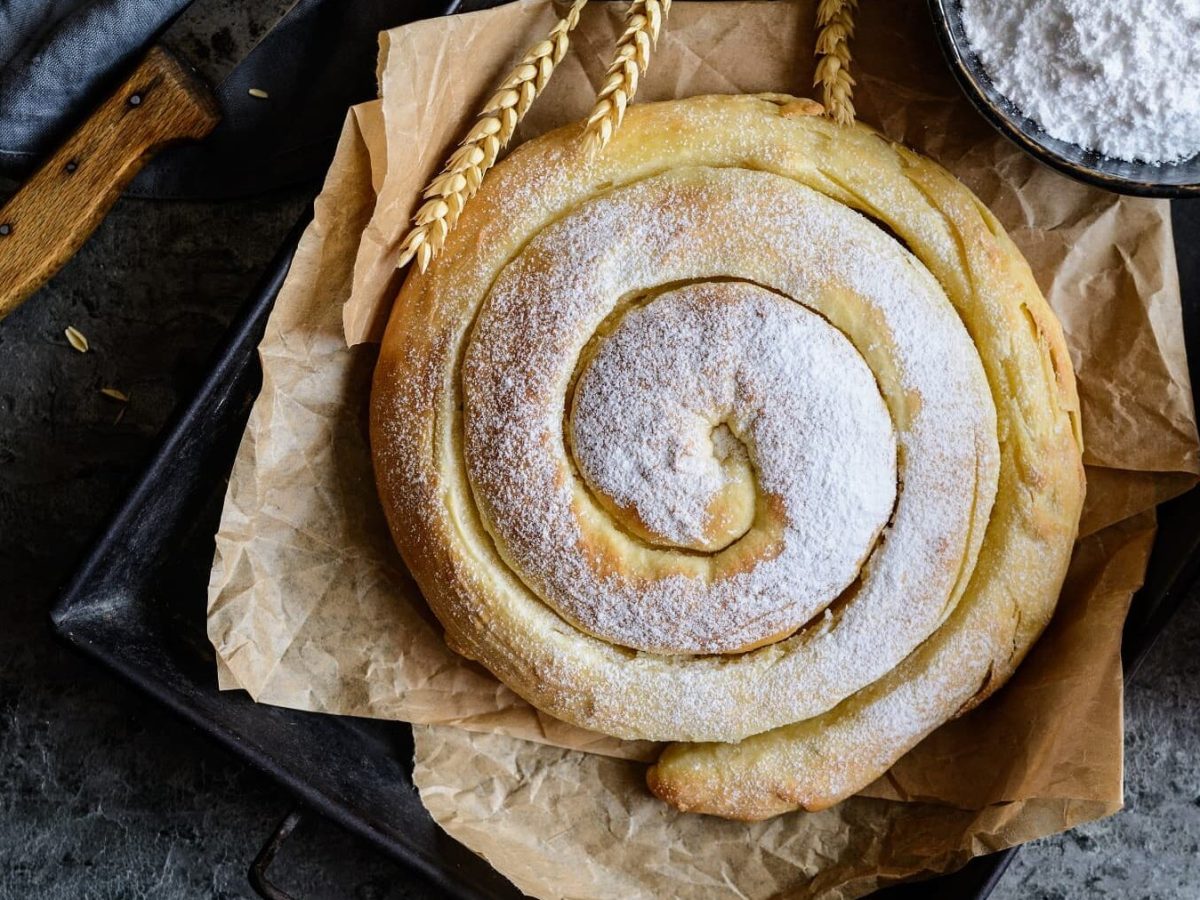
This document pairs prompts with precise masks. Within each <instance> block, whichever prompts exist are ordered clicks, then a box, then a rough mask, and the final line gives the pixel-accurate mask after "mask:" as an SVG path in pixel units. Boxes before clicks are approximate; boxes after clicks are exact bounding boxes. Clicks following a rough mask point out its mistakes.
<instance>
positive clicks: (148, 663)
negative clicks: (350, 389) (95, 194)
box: [52, 205, 1200, 900]
mask: <svg viewBox="0 0 1200 900" xmlns="http://www.w3.org/2000/svg"><path fill="white" fill-rule="evenodd" d="M306 222H307V218H305V219H303V220H302V221H301V222H299V223H298V224H297V227H296V228H295V229H294V230H293V232H292V233H291V235H290V236H289V239H288V240H287V242H286V243H285V245H284V247H283V248H282V249H281V251H280V252H279V254H278V255H277V257H276V258H275V260H274V261H273V262H272V263H271V265H270V266H269V268H268V271H267V272H266V274H265V275H264V278H263V280H262V282H261V284H260V285H259V287H258V289H257V290H256V291H255V293H254V294H253V296H252V297H251V298H250V299H249V300H248V301H247V303H246V305H245V306H244V308H243V309H242V310H241V312H240V313H239V315H238V317H237V319H236V321H235V322H234V323H233V325H232V326H231V327H230V329H229V332H228V334H227V336H226V337H225V339H224V341H223V343H222V345H221V347H220V348H219V349H218V350H217V352H216V354H215V357H214V360H213V363H212V368H211V371H210V373H209V375H208V376H207V378H206V379H205V380H204V382H203V384H202V385H201V386H200V388H199V390H198V392H197V393H196V395H195V397H194V398H193V399H192V400H191V402H190V403H188V404H187V405H186V406H185V407H184V408H183V409H182V410H180V411H179V412H178V413H177V415H176V416H175V417H174V419H173V421H172V423H171V424H170V425H169V426H168V427H167V428H166V430H165V438H164V440H163V442H162V445H161V447H160V448H159V450H158V451H157V453H156V454H155V455H154V457H153V458H152V460H151V461H150V464H149V466H148V468H147V470H146V472H145V474H144V475H143V476H142V477H141V479H140V480H139V481H138V482H137V484H136V486H135V487H134V489H133V491H132V492H131V493H130V495H129V497H128V499H127V500H126V501H125V502H124V504H123V505H122V506H121V507H120V509H119V510H118V511H117V513H116V515H115V516H114V517H113V519H112V520H111V522H110V523H109V524H108V526H107V528H106V529H105V530H104V532H103V534H102V535H101V536H100V538H99V540H98V542H97V543H96V545H95V546H94V548H93V549H92V550H91V552H90V553H89V554H88V556H87V558H86V559H85V561H84V562H83V564H82V565H81V567H80V568H79V570H78V572H77V573H76V575H75V576H74V578H73V579H72V581H71V583H70V584H69V586H68V587H67V588H66V590H65V592H64V593H63V595H62V597H61V599H60V601H59V603H58V604H57V606H56V607H55V609H54V610H53V613H52V618H53V622H54V625H55V627H56V629H57V630H58V632H59V633H60V634H61V635H62V636H63V637H64V638H65V639H66V640H68V641H70V642H71V643H72V644H74V645H75V646H77V647H78V648H79V649H81V650H82V651H84V652H86V653H88V654H90V655H91V656H92V657H94V658H95V659H97V660H98V661H100V662H101V663H103V664H104V665H106V666H108V667H109V668H111V669H113V670H115V671H116V672H118V673H119V674H120V675H122V676H123V677H124V678H126V679H127V680H128V681H130V682H131V683H133V684H135V685H137V686H138V687H140V688H142V689H143V690H145V691H146V692H148V693H149V694H151V695H152V696H154V697H155V698H157V699H158V700H160V701H161V702H162V703H164V704H165V705H166V706H168V707H170V708H171V709H172V710H174V711H175V712H177V713H178V714H179V715H181V716H182V717H183V718H185V719H187V720H188V721H190V722H192V723H193V724H194V725H195V726H196V727H197V728H199V729H200V730H201V731H203V732H204V733H206V734H208V735H209V736H211V737H212V738H214V739H215V740H216V741H217V742H218V743H220V744H222V745H224V746H225V747H226V748H228V749H229V750H231V751H232V752H234V753H235V754H237V755H238V756H240V757H242V758H243V759H245V760H247V761H248V762H250V763H251V764H253V765H254V766H256V767H258V768H259V769H261V770H263V771H264V772H266V773H268V774H269V775H271V776H272V777H273V778H274V779H276V780H277V781H278V782H279V783H280V784H282V785H283V786H284V787H286V788H287V789H288V790H290V791H291V792H292V793H293V794H294V795H295V796H296V797H297V799H298V800H299V801H300V802H301V803H302V804H304V806H305V807H306V808H308V809H310V810H313V811H315V812H317V813H319V814H320V815H323V816H325V817H327V818H328V819H331V820H333V821H334V822H337V823H338V824H340V825H341V826H343V827H345V828H346V829H348V830H349V831H351V832H354V833H356V834H358V835H360V836H361V837H363V838H365V839H366V840H368V841H370V842H371V843H373V844H375V845H376V846H377V847H379V848H380V849H382V850H383V851H384V852H386V853H387V854H389V855H390V856H392V857H394V858H395V859H397V860H398V861H400V862H401V863H403V864H405V865H406V866H408V867H410V868H411V869H412V870H414V871H416V872H418V873H420V874H421V875H422V876H424V877H425V878H427V879H428V880H429V881H431V882H432V883H434V884H435V885H437V886H438V887H439V888H440V889H441V890H442V891H443V892H444V894H445V895H446V896H448V897H456V898H464V900H466V898H470V900H476V898H493V900H499V898H514V897H519V896H521V895H520V893H519V892H518V891H517V890H516V889H515V888H514V887H513V886H512V885H511V884H510V883H509V882H508V881H506V880H505V879H504V878H503V877H501V876H500V875H499V874H498V873H497V872H496V871H495V870H494V869H492V868H491V867H490V866H489V865H488V864H487V863H486V862H485V861H484V860H483V859H482V858H480V857H478V856H476V855H475V854H474V853H472V852H471V851H469V850H467V849H466V848H465V847H463V846H462V845H461V844H459V843H457V842H456V841H454V840H453V839H451V838H449V837H448V836H446V835H445V834H444V833H443V832H442V831H441V830H440V829H439V828H438V827H437V825H436V824H434V822H433V821H432V819H431V818H430V816H429V814H428V813H427V812H426V810H425V809H424V807H423V806H422V805H421V802H420V800H419V798H418V796H417V792H416V789H415V788H414V786H413V783H412V749H413V745H412V731H411V729H410V727H409V726H408V725H406V724H403V723H393V722H379V721H373V720H366V719H356V718H349V717H340V716H331V715H320V714H314V713H305V712H298V711H294V710H288V709H281V708H277V707H272V706H260V705H257V704H255V703H253V702H252V701H251V700H250V699H249V698H248V697H247V695H246V694H244V693H243V692H240V691H236V692H224V693H223V692H220V691H218V690H217V684H216V673H215V668H214V657H213V650H212V647H211V645H210V644H209V642H208V638H207V635H206V631H205V608H206V593H207V584H208V575H209V569H210V566H211V563H212V559H213V535H214V533H215V531H216V528H217V523H218V520H219V517H220V511H221V504H222V500H223V498H224V494H225V488H226V483H227V478H228V475H229V471H230V468H231V466H232V463H233V458H234V454H235V452H236V449H237V445H238V443H239V441H240V438H241V435H242V432H243V430H244V427H245V424H246V418H247V416H248V414H249V411H250V407H251V405H252V404H253V402H254V398H255V396H256V395H257V393H258V390H259V388H260V385H261V372H260V370H259V366H258V357H257V353H256V347H257V345H258V342H259V340H260V339H261V337H262V333H263V329H264V326H265V324H266V320H267V317H268V315H269V314H270V311H271V308H272V306H273V305H274V302H275V297H276V295H277V293H278V291H279V288H280V286H281V285H282V283H283V279H284V277H285V275H286V273H287V269H288V266H289V264H290V262H291V259H292V255H293V253H294V251H295V247H296V242H297V240H298V239H299V236H300V233H301V231H302V229H303V227H304V225H305V224H306ZM1198 239H1200V205H1197V206H1196V207H1193V208H1186V209H1185V208H1182V207H1180V206H1178V205H1177V207H1176V246H1177V248H1178V249H1179V252H1180V254H1181V258H1180V263H1181V276H1182V277H1183V280H1184V329H1185V336H1186V339H1187V342H1188V346H1189V347H1192V348H1200V343H1198V341H1200V302H1198V296H1197V291H1198V289H1200V285H1198V284H1197V281H1198V278H1197V276H1200V258H1198V257H1197V255H1196V254H1197V251H1195V250H1194V249H1193V248H1195V247H1198V246H1200V240H1198ZM1183 254H1190V255H1189V256H1184V255H1183ZM1198 523H1200V492H1197V491H1192V492H1190V493H1188V494H1186V495H1184V496H1183V497H1180V498H1178V499H1176V500H1174V501H1172V502H1171V503H1168V504H1166V505H1165V506H1164V507H1162V508H1161V510H1160V533H1159V537H1158V540H1157V542H1156V545H1155V549H1154V553H1153V555H1152V558H1151V561H1150V568H1149V571H1148V573H1147V580H1146V584H1145V586H1144V588H1143V589H1142V590H1141V591H1140V592H1139V593H1138V595H1137V597H1136V598H1135V600H1134V604H1133V608H1132V610H1131V613H1130V616H1129V619H1128V622H1127V624H1126V628H1125V635H1124V641H1125V642H1124V656H1125V661H1126V665H1127V671H1128V672H1132V671H1133V670H1134V669H1135V668H1136V666H1137V664H1138V663H1139V662H1140V661H1141V660H1142V659H1143V658H1144V657H1145V654H1146V653H1147V652H1148V650H1149V649H1150V647H1151V645H1152V644H1153V641H1154V640H1155V638H1156V637H1157V636H1158V635H1159V634H1160V633H1161V632H1162V630H1163V628H1164V627H1165V626H1166V624H1167V622H1168V620H1169V618H1170V616H1171V614H1172V613H1173V612H1174V611H1175V609H1176V608H1177V607H1178V606H1179V604H1180V603H1181V602H1182V600H1183V599H1184V598H1185V597H1186V596H1187V595H1188V593H1189V591H1190V589H1191V588H1192V587H1193V585H1194V584H1195V583H1196V580H1197V574H1198V571H1200V525H1198ZM290 824H294V819H292V820H289V821H287V822H285V823H284V824H283V826H281V829H282V830H281V833H280V834H279V835H277V838H282V837H283V836H284V834H286V832H287V831H289V830H290ZM277 843H278V841H275V842H273V843H272V844H271V846H270V847H269V848H267V849H265V850H264V855H263V859H269V857H270V853H271V852H273V849H272V848H273V847H274V846H275V844H277ZM1016 852H1017V851H1016V850H1015V849H1013V850H1008V851H1004V852H1001V853H997V854H992V855H990V856H985V857H979V858H977V859H975V860H972V861H971V863H969V864H968V865H967V866H966V867H965V868H964V869H962V870H960V871H959V872H957V873H954V874H952V875H948V876H942V877H939V878H936V879H933V880H930V881H925V882H922V883H920V884H919V885H902V886H897V887H894V888H890V889H888V890H886V891H883V892H880V894H878V895H877V896H879V897H888V898H891V900H898V898H910V897H921V898H927V900H983V898H986V897H987V896H988V895H989V894H990V893H991V890H992V888H993V887H994V886H995V884H996V882H997V881H998V880H999V878H1000V876H1001V874H1002V873H1003V871H1004V869H1005V867H1006V866H1007V865H1008V863H1009V862H1010V861H1011V859H1012V857H1013V855H1014V854H1015V853H1016ZM261 874H262V873H261V872H260V873H259V875H260V876H261ZM256 887H258V889H259V890H260V891H266V892H267V893H269V892H270V890H272V889H271V888H270V887H269V886H267V885H262V884H259V885H256ZM277 896H278V895H277Z"/></svg>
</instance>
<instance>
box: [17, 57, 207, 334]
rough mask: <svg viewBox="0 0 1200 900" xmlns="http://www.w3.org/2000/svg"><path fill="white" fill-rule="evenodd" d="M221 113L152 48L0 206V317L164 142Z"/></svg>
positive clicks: (189, 134)
mask: <svg viewBox="0 0 1200 900" xmlns="http://www.w3.org/2000/svg"><path fill="white" fill-rule="evenodd" d="M219 118H220V114H219V112H218V110H217V105H216V101H215V100H214V99H213V97H212V95H211V94H210V93H209V90H208V88H207V87H206V86H205V84H204V83H203V82H202V81H201V80H200V79H199V78H197V77H196V76H195V75H193V74H192V73H191V72H189V71H188V70H187V69H186V68H185V67H184V66H183V64H181V63H180V62H179V61H178V60H177V59H175V57H173V56H172V55H171V54H170V53H168V52H167V51H166V50H164V49H163V48H161V47H153V48H151V49H150V52H149V53H147V54H146V57H145V59H143V60H142V62H141V63H140V64H139V65H138V67H137V68H136V69H135V70H134V71H133V73H132V74H131V75H130V76H129V78H127V79H126V80H125V82H124V83H123V84H122V85H121V86H120V87H119V88H117V90H116V91H115V92H114V93H113V94H112V95H111V96H110V97H109V98H108V99H107V100H105V101H104V103H103V104H101V105H100V107H98V108H97V109H96V111H95V112H93V113H92V114H91V115H90V116H89V117H88V118H87V120H86V121H84V123H83V124H82V125H81V126H80V127H79V128H78V129H77V130H76V131H75V133H74V134H72V135H71V137H70V138H68V139H67V141H66V143H64V144H63V145H62V146H61V147H59V148H58V151H57V152H56V153H55V154H54V155H53V156H51V157H50V159H48V160H47V161H46V162H45V163H43V165H42V166H41V168H39V169H38V170H37V171H36V172H35V173H34V174H33V176H32V177H31V178H30V179H29V180H28V181H27V182H26V183H25V184H24V185H22V186H21V188H20V189H19V190H18V191H17V193H16V194H14V195H13V197H12V198H11V199H10V200H9V201H8V203H6V204H5V205H4V206H3V207H0V318H3V317H4V316H7V315H8V314H9V313H10V312H12V311H13V309H15V308H16V307H17V306H18V305H20V303H21V302H22V301H23V300H25V299H26V298H27V297H28V296H29V295H30V294H32V293H33V292H34V291H36V290H37V289H38V288H39V287H41V286H42V285H43V284H45V283H46V281H48V280H49V279H50V276H52V275H53V274H54V273H55V272H56V271H58V269H59V267H60V266H62V265H63V263H65V262H66V261H67V260H68V259H70V258H71V256H72V255H74V253H75V251H76V250H78V249H79V248H80V247H81V246H83V243H84V241H86V240H87V239H88V237H89V236H90V235H91V233H92V232H93V231H94V230H95V229H96V226H97V225H99V224H100V221H101V220H102V219H103V218H104V215H105V213H107V212H108V210H109V209H110V208H111V207H112V205H113V203H114V202H115V201H116V199H117V197H118V196H120V194H121V191H122V189H123V188H124V187H125V185H127V184H128V183H129V181H130V179H132V178H133V176H134V175H136V174H137V173H138V172H139V171H140V170H141V168H142V166H143V165H145V163H146V161H147V160H148V159H149V158H150V157H151V156H152V155H153V154H154V153H156V152H157V151H158V150H159V149H161V148H162V147H164V146H166V145H167V144H170V143H173V142H175V141H179V140H185V139H189V138H191V139H199V138H202V137H204V136H205V135H207V134H208V133H209V132H210V131H212V129H213V127H214V126H215V125H216V124H217V121H218V119H219Z"/></svg>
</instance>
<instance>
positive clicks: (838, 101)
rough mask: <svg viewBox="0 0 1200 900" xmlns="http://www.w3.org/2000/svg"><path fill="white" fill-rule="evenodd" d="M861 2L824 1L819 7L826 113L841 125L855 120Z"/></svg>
mask: <svg viewBox="0 0 1200 900" xmlns="http://www.w3.org/2000/svg"><path fill="white" fill-rule="evenodd" d="M857 7H858V0H821V2H820V3H818V4H817V29H818V30H817V71H816V76H815V78H814V80H813V84H814V85H820V87H821V100H822V102H823V103H824V104H825V110H826V112H827V114H828V115H829V116H831V117H832V118H833V119H834V120H835V121H836V122H837V123H838V124H840V125H849V124H850V123H851V122H853V121H854V101H853V97H854V85H855V81H854V76H852V75H851V74H850V58H851V56H850V38H852V37H853V36H854V11H855V9H856V8H857Z"/></svg>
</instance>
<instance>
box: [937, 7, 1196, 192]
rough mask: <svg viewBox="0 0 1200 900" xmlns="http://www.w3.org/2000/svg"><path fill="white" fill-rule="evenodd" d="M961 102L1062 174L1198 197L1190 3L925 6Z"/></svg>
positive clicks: (1127, 187)
mask: <svg viewBox="0 0 1200 900" xmlns="http://www.w3.org/2000/svg"><path fill="white" fill-rule="evenodd" d="M929 6H930V9H931V11H932V12H933V18H934V22H935V25H936V26H937V29H938V31H939V36H940V38H941V42H942V47H943V49H944V50H945V53H946V58H947V60H948V61H949V63H950V66H951V68H952V69H953V70H954V73H955V75H956V76H957V78H958V80H959V82H960V83H961V84H962V86H963V88H964V90H965V91H966V93H967V96H968V97H969V98H970V99H971V100H972V102H973V103H974V104H975V106H976V107H977V108H978V109H979V111H980V112H981V113H983V115H984V116H985V117H986V118H987V119H988V120H989V121H990V122H991V123H992V124H993V125H995V127H996V128H997V129H999V130H1000V131H1001V132H1002V133H1003V134H1005V135H1006V136H1007V137H1009V138H1011V139H1012V140H1013V141H1015V142H1016V143H1017V144H1018V145H1020V146H1021V147H1023V148H1024V149H1025V150H1027V151H1028V152H1030V153H1032V154H1033V155H1034V156H1036V157H1037V158H1038V159H1040V160H1042V161H1043V162H1045V163H1047V164H1048V165H1051V166H1054V167H1055V168H1057V169H1060V170H1061V171H1063V172H1066V173H1067V174H1068V175H1071V176H1073V177H1075V178H1078V179H1081V180H1083V181H1087V182H1090V183H1092V184H1098V185H1100V186H1102V187H1106V188H1109V189H1111V190H1114V191H1120V192H1121V193H1126V194H1143V195H1148V196H1157V197H1186V196H1200V0H929Z"/></svg>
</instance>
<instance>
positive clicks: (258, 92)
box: [246, 88, 271, 100]
mask: <svg viewBox="0 0 1200 900" xmlns="http://www.w3.org/2000/svg"><path fill="white" fill-rule="evenodd" d="M246 93H248V94H249V95H250V96H251V97H257V98H258V99H259V100H266V99H267V98H268V97H269V96H271V95H270V94H268V93H267V92H266V91H264V90H263V89H262V88H250V90H248V91H247V92H246Z"/></svg>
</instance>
